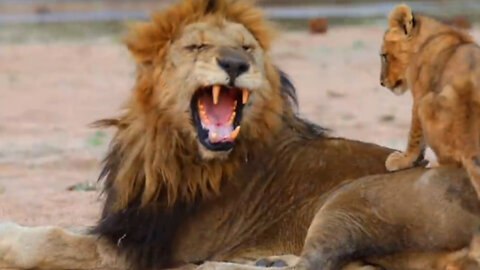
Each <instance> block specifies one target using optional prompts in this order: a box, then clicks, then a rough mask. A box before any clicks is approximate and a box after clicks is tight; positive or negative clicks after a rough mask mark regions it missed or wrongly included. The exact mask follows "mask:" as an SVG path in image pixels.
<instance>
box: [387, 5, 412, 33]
mask: <svg viewBox="0 0 480 270" xmlns="http://www.w3.org/2000/svg"><path fill="white" fill-rule="evenodd" d="M388 25H389V26H390V28H395V27H397V28H400V29H403V31H404V32H405V35H407V36H409V35H410V34H411V33H412V29H413V27H414V25H415V18H414V17H413V13H412V10H411V9H410V7H409V6H407V5H406V4H401V5H398V6H396V7H395V8H394V9H393V10H392V11H391V12H390V15H389V16H388Z"/></svg>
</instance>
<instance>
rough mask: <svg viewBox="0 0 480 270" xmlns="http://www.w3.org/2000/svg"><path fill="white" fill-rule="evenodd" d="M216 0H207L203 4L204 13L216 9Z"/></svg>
mask: <svg viewBox="0 0 480 270" xmlns="http://www.w3.org/2000/svg"><path fill="white" fill-rule="evenodd" d="M217 5H218V0H207V4H206V6H205V14H210V13H214V12H215V10H216V9H217Z"/></svg>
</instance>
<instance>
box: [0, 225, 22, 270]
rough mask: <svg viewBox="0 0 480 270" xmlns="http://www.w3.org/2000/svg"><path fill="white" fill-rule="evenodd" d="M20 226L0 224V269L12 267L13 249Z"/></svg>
mask: <svg viewBox="0 0 480 270" xmlns="http://www.w3.org/2000/svg"><path fill="white" fill-rule="evenodd" d="M19 229H20V226H19V225H17V224H15V223H11V222H4V223H0V267H12V266H13V265H14V260H13V257H14V254H12V253H14V247H15V243H16V242H17V239H16V238H17V234H18V230H19Z"/></svg>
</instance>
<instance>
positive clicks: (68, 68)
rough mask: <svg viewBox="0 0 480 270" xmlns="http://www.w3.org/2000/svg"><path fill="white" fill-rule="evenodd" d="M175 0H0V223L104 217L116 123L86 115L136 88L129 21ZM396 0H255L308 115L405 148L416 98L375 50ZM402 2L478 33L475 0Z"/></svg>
mask: <svg viewBox="0 0 480 270" xmlns="http://www.w3.org/2000/svg"><path fill="white" fill-rule="evenodd" d="M171 2H172V1H170V0H157V1H154V0H130V1H129V0H0V222H1V221H6V220H11V221H15V222H19V223H22V224H28V225H42V224H56V225H64V226H70V225H91V224H93V223H94V222H95V220H96V219H97V218H98V217H99V216H100V215H99V211H100V205H101V200H100V199H99V193H98V185H97V183H96V179H97V176H98V174H99V171H100V162H101V159H102V157H103V155H104V153H105V151H106V149H107V148H108V142H109V140H110V138H111V132H112V131H111V130H97V129H93V128H90V127H89V126H88V124H89V123H91V122H93V121H95V120H97V119H101V118H105V117H111V116H115V115H117V113H118V112H119V110H120V108H121V105H122V102H123V101H124V100H125V99H126V98H127V96H128V94H129V91H130V89H131V87H132V84H133V80H134V76H135V70H134V64H133V61H132V59H131V58H130V56H129V54H128V52H127V51H126V49H125V48H124V46H123V44H122V42H121V40H122V35H123V34H124V33H125V26H126V25H127V24H128V23H129V22H133V21H138V20H144V19H147V18H148V15H149V14H150V13H152V12H153V11H154V10H158V9H162V8H164V7H165V6H168V5H169V4H170V3H171ZM401 2H403V1H401ZM401 2H400V1H391V2H387V1H373V0H370V1H369V0H337V1H329V0H260V1H258V4H259V5H261V6H262V7H263V8H264V10H265V14H266V16H268V17H269V18H271V19H272V20H274V21H275V23H276V24H277V27H278V28H279V29H280V30H281V34H280V35H279V36H278V37H277V40H276V42H275V43H274V46H273V50H272V52H271V54H272V57H273V58H274V59H275V61H276V63H277V64H278V65H279V66H280V67H281V68H282V69H283V70H285V71H286V72H287V73H288V74H289V75H290V77H291V78H292V81H293V82H294V84H295V85H296V87H297V89H298V95H299V101H300V114H301V115H302V116H303V117H306V118H308V119H310V120H312V121H313V122H315V123H318V124H320V125H322V126H324V127H327V128H330V129H331V130H332V135H333V136H342V137H347V138H351V139H357V140H362V141H368V142H373V143H377V144H381V145H385V146H389V147H393V148H397V149H403V148H404V147H405V144H406V139H407V133H408V129H409V126H410V123H409V119H410V109H411V97H410V96H409V95H408V94H406V95H405V96H402V97H398V96H394V95H393V94H391V93H390V92H389V91H388V90H386V89H384V88H382V87H380V85H379V69H380V60H379V56H378V54H379V47H380V44H381V39H382V34H383V32H384V30H385V27H386V16H387V14H388V12H389V10H390V9H391V8H393V7H394V6H395V5H396V4H398V3H401ZM407 3H408V4H410V5H411V7H412V8H413V9H414V11H416V12H421V13H425V14H429V15H432V16H435V17H437V18H438V19H441V20H443V21H445V22H447V23H451V24H455V25H456V26H458V27H460V28H463V29H464V30H465V31H469V32H470V33H472V35H474V36H475V38H476V39H477V40H478V37H479V34H480V31H479V28H478V23H479V21H478V20H480V16H479V15H480V1H478V0H452V1H447V0H443V1H441V0H439V1H407ZM429 157H430V158H433V157H432V155H431V153H430V155H429Z"/></svg>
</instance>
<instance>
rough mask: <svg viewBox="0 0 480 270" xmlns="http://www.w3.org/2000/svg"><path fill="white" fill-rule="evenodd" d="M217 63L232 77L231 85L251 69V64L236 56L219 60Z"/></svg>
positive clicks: (227, 56)
mask: <svg viewBox="0 0 480 270" xmlns="http://www.w3.org/2000/svg"><path fill="white" fill-rule="evenodd" d="M217 63H218V65H219V66H220V67H221V68H222V69H223V70H225V72H227V74H228V76H230V84H233V83H234V82H235V79H236V78H237V77H238V76H240V75H242V74H243V73H245V72H247V71H248V69H249V68H250V64H249V63H248V62H247V60H246V59H245V58H244V57H242V56H237V55H235V54H230V55H226V56H223V57H221V58H217Z"/></svg>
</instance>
